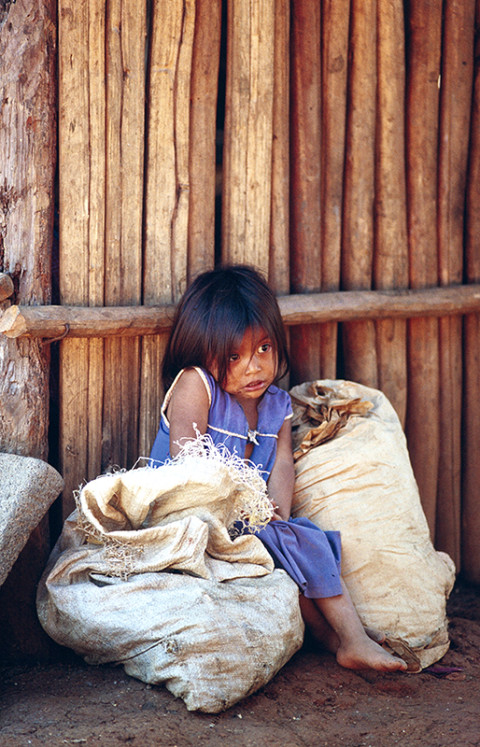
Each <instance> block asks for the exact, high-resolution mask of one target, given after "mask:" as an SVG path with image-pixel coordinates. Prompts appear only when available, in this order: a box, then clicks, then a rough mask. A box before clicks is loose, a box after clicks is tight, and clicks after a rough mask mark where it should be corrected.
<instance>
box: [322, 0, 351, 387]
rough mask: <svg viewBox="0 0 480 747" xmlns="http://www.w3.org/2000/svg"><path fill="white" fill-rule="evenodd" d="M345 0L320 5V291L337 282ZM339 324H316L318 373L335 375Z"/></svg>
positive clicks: (344, 90)
mask: <svg viewBox="0 0 480 747" xmlns="http://www.w3.org/2000/svg"><path fill="white" fill-rule="evenodd" d="M349 22H350V0H327V2H324V3H323V5H322V146H321V150H322V158H321V162H322V176H321V181H322V183H321V191H322V199H321V202H322V205H321V220H322V223H321V242H320V243H321V247H322V262H321V264H322V278H321V290H322V291H335V290H338V289H339V287H340V261H341V246H342V210H343V174H344V166H345V124H346V110H347V70H348V38H349V26H350V23H349ZM337 337H338V324H335V323H331V324H323V325H322V327H321V342H320V344H321V376H322V377H326V378H329V379H334V378H336V375H337Z"/></svg>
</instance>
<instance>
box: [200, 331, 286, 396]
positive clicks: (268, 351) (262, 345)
mask: <svg viewBox="0 0 480 747" xmlns="http://www.w3.org/2000/svg"><path fill="white" fill-rule="evenodd" d="M216 368H217V367H216V366H212V374H213V375H214V376H215V378H217V377H216ZM276 373H277V355H276V351H275V349H274V346H273V342H272V340H271V339H270V337H269V336H268V334H267V333H266V332H265V330H264V329H263V328H261V327H255V328H251V327H249V328H248V329H247V330H246V332H245V334H244V336H243V338H242V340H241V342H240V343H239V345H237V346H236V347H235V349H234V350H232V352H231V353H230V357H229V364H228V370H227V378H226V380H225V381H224V382H223V383H222V384H221V386H222V389H223V390H224V391H225V392H228V394H232V395H233V396H234V397H235V398H236V399H237V400H238V401H239V402H241V401H242V400H255V399H260V397H261V396H262V395H263V394H264V393H265V392H266V390H267V389H268V387H269V386H270V385H271V384H272V383H273V382H274V380H275V376H276Z"/></svg>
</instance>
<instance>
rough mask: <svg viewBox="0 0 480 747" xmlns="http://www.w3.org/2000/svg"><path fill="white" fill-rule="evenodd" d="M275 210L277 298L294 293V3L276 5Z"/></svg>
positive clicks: (272, 271) (272, 264)
mask: <svg viewBox="0 0 480 747" xmlns="http://www.w3.org/2000/svg"><path fill="white" fill-rule="evenodd" d="M274 20H275V32H274V43H275V49H274V77H273V143H272V206H271V219H270V255H269V270H268V280H269V283H270V285H271V287H272V288H273V289H274V290H275V292H276V293H277V294H287V293H289V292H290V252H289V249H290V236H289V230H290V219H289V199H290V174H289V169H290V153H289V148H290V125H289V117H290V2H289V0H277V2H276V3H275V19H274Z"/></svg>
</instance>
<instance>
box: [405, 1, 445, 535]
mask: <svg viewBox="0 0 480 747" xmlns="http://www.w3.org/2000/svg"><path fill="white" fill-rule="evenodd" d="M441 28H442V1H441V0H434V2H430V3H428V4H427V3H424V2H423V0H411V2H410V3H409V15H408V44H407V50H408V59H407V67H408V78H407V109H406V125H407V195H408V216H407V219H408V249H409V263H410V267H409V272H410V287H411V288H425V287H431V286H435V285H436V284H437V144H438V79H439V75H440V46H441ZM438 402H439V354H438V321H437V320H436V319H428V318H426V319H421V318H419V319H411V320H410V321H409V323H408V404H407V416H406V433H407V438H408V445H409V452H410V458H411V461H412V465H413V469H414V472H415V476H416V479H417V482H418V487H419V491H420V496H421V499H422V504H423V508H424V511H425V514H426V517H427V521H428V524H429V527H430V532H431V535H432V539H433V538H434V536H435V514H436V495H437V472H438V458H439V457H438V455H439V438H440V433H439V418H438V409H439V404H438Z"/></svg>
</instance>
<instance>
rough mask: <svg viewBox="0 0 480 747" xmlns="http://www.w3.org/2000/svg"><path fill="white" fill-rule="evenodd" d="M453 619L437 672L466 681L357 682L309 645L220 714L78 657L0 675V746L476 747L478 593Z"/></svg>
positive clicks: (367, 676) (456, 600)
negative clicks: (191, 708)
mask: <svg viewBox="0 0 480 747" xmlns="http://www.w3.org/2000/svg"><path fill="white" fill-rule="evenodd" d="M448 614H449V618H450V632H451V641H452V643H451V649H450V651H449V652H448V653H447V654H446V656H445V657H444V659H443V661H442V662H441V663H442V664H443V665H447V666H450V667H461V668H462V671H460V672H453V673H450V674H448V675H447V676H445V675H444V676H442V677H437V676H435V675H433V674H431V673H428V672H425V671H424V672H422V673H421V674H393V675H387V674H378V673H371V672H367V673H365V672H364V673H356V672H350V671H347V670H345V669H341V668H340V667H338V666H337V664H336V662H335V660H334V658H333V657H332V656H331V655H330V654H327V653H320V652H317V651H314V650H313V649H311V648H309V647H307V646H305V647H304V648H303V649H302V650H301V651H300V652H299V653H298V654H297V655H296V656H294V657H293V659H292V660H291V661H290V662H289V663H288V664H287V665H286V666H285V667H284V668H283V670H282V671H281V672H280V673H279V674H278V675H277V676H276V677H275V678H274V679H273V680H272V681H271V682H270V683H269V684H268V685H267V686H266V687H264V688H262V689H261V690H260V691H258V692H257V693H255V694H254V695H252V696H251V697H249V698H247V699H246V700H244V701H242V702H241V703H239V704H238V705H237V706H235V707H234V708H231V709H230V710H228V711H226V712H224V713H221V714H218V715H215V716H211V715H206V714H200V713H190V712H188V711H187V710H186V708H185V706H184V704H183V702H182V701H181V700H177V699H175V698H174V697H173V696H172V695H171V694H170V693H169V692H168V691H167V690H166V689H165V688H163V687H152V686H150V685H146V684H144V683H142V682H139V681H137V680H134V679H132V678H129V677H127V676H126V675H125V674H124V673H123V670H122V669H120V668H115V667H89V666H87V665H86V664H84V663H83V661H82V660H80V659H78V658H77V657H76V656H74V655H73V654H68V655H65V656H64V657H63V659H62V660H60V661H57V662H55V663H50V664H48V665H37V666H15V667H12V666H9V667H2V668H0V672H1V686H0V687H1V689H0V693H1V701H0V745H2V747H3V745H5V747H16V746H17V745H18V746H21V747H24V745H40V744H48V745H53V746H56V745H102V747H103V746H105V747H108V746H109V745H123V744H130V745H138V747H140V745H141V746H142V747H143V746H145V745H146V746H147V747H148V745H160V746H161V747H174V746H175V745H176V746H177V747H187V746H189V745H192V746H193V745H195V747H196V746H197V745H199V746H201V745H212V746H213V747H216V745H223V744H225V743H228V744H235V745H236V747H250V746H251V747H263V745H268V746H269V747H280V746H281V747H301V746H302V747H303V746H304V745H305V746H308V747H317V746H318V747H320V745H328V746H329V747H331V746H332V745H333V746H335V745H348V746H349V747H363V746H364V745H365V747H368V745H370V746H371V747H383V746H384V745H385V747H387V746H388V747H390V745H395V744H402V745H407V746H408V747H417V746H418V747H420V745H421V746H422V747H430V746H431V747H464V746H467V745H480V594H479V593H478V590H475V589H473V588H469V587H466V586H463V585H460V584H457V586H456V587H455V589H454V591H453V593H452V596H451V598H450V601H449V604H448Z"/></svg>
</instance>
